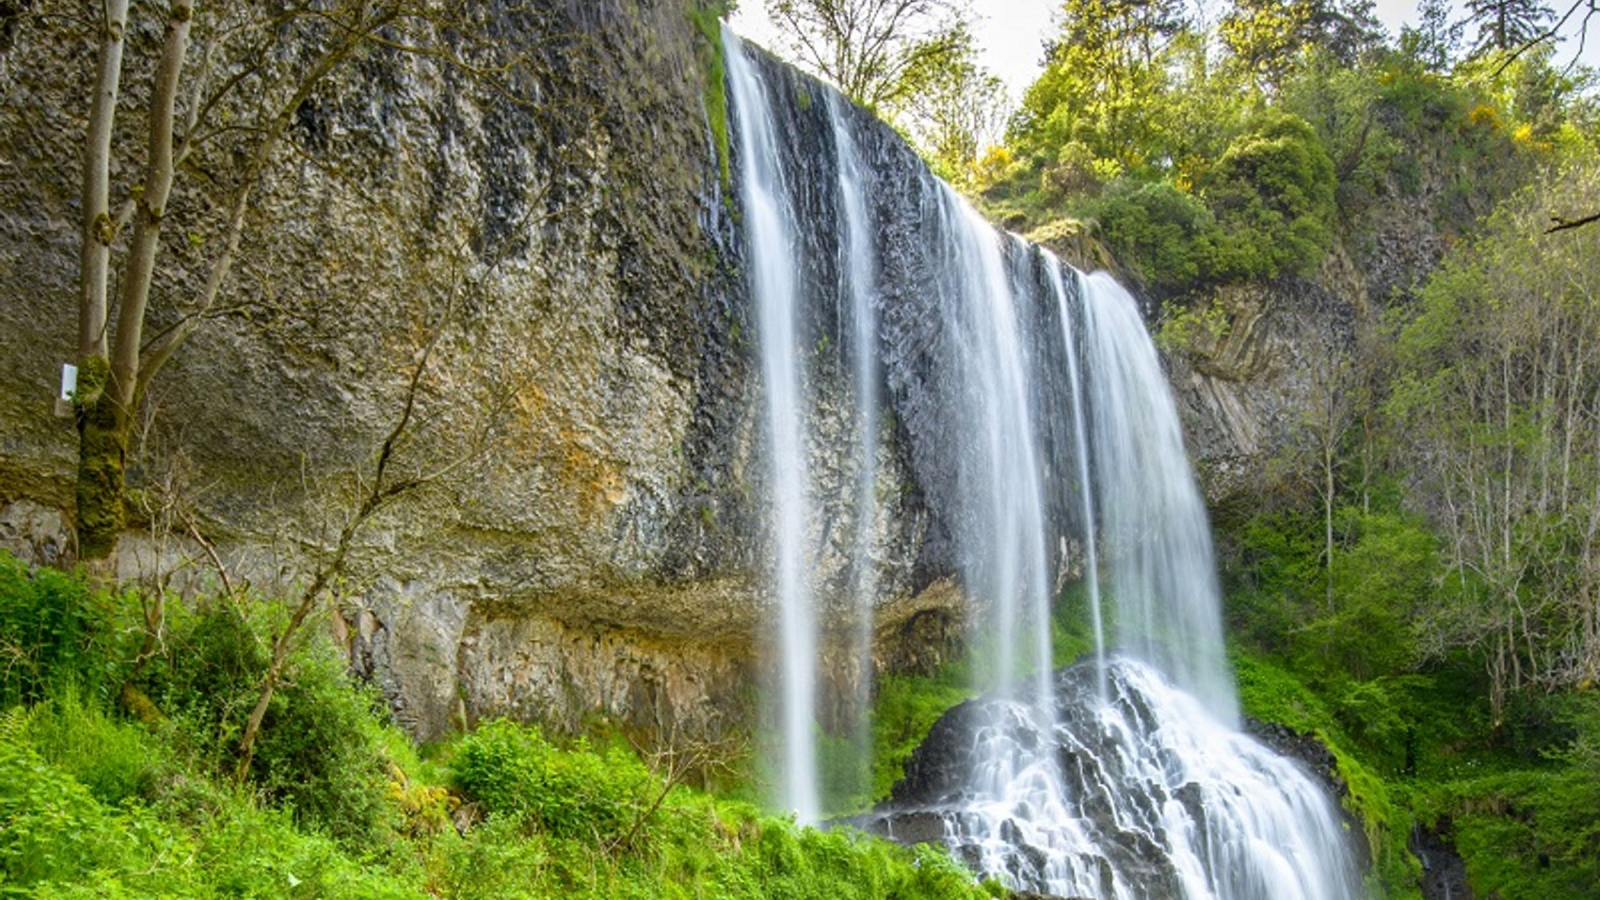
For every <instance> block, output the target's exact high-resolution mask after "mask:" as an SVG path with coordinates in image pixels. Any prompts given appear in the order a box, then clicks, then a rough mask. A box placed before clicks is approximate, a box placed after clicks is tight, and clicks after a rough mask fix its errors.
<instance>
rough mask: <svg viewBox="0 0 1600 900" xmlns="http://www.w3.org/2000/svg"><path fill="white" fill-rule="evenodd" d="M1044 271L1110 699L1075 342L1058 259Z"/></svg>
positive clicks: (1049, 260) (1098, 656)
mask: <svg viewBox="0 0 1600 900" xmlns="http://www.w3.org/2000/svg"><path fill="white" fill-rule="evenodd" d="M1045 260H1046V272H1047V274H1048V275H1049V277H1050V287H1051V289H1052V290H1053V291H1054V292H1055V295H1056V309H1057V313H1058V314H1059V315H1060V316H1061V345H1062V347H1063V348H1064V349H1065V351H1066V356H1067V386H1068V389H1069V390H1070V391H1071V393H1072V396H1071V397H1070V398H1068V399H1069V400H1070V401H1071V403H1072V449H1073V455H1074V456H1075V457H1076V458H1077V463H1078V465H1077V474H1078V506H1079V509H1080V510H1081V512H1082V515H1083V548H1084V554H1083V555H1084V560H1083V580H1084V587H1085V588H1086V589H1087V591H1088V594H1089V618H1090V623H1091V626H1092V627H1093V628H1094V664H1095V673H1096V683H1097V684H1098V685H1099V688H1100V690H1099V691H1098V692H1097V694H1098V696H1099V697H1100V699H1101V700H1102V701H1107V700H1109V699H1110V695H1109V694H1108V693H1107V688H1106V626H1105V616H1104V613H1103V611H1102V610H1101V607H1100V557H1099V552H1098V549H1097V547H1096V540H1095V517H1094V490H1093V488H1092V484H1093V482H1091V481H1090V478H1089V435H1088V429H1087V428H1086V427H1085V426H1084V415H1083V375H1082V371H1081V370H1080V369H1079V367H1078V342H1077V341H1076V340H1075V339H1074V334H1073V330H1072V312H1071V310H1070V309H1068V308H1067V286H1066V283H1065V281H1064V280H1063V279H1062V277H1061V268H1062V266H1061V260H1059V259H1057V258H1056V255H1055V254H1054V253H1051V252H1049V251H1048V250H1046V251H1045Z"/></svg>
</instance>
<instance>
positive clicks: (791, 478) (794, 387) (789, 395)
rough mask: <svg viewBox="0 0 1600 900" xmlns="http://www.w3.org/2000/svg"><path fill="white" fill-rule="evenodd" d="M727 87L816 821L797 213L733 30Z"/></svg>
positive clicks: (801, 767) (789, 691) (801, 786)
mask: <svg viewBox="0 0 1600 900" xmlns="http://www.w3.org/2000/svg"><path fill="white" fill-rule="evenodd" d="M722 39H723V42H724V44H725V46H726V47H727V62H728V84H729V87H730V88H731V89H732V94H733V101H734V109H735V111H736V112H737V114H738V117H739V128H738V131H739V150H740V159H741V160H742V161H743V166H744V171H743V178H742V179H741V185H740V187H741V188H742V195H741V199H742V200H743V209H744V227H745V234H746V236H747V238H748V240H749V243H750V284H751V288H752V289H753V291H754V293H755V301H756V325H757V330H758V331H759V333H760V334H759V336H760V341H761V354H760V355H761V375H762V383H763V384H764V385H765V387H766V424H767V453H768V459H769V460H770V464H771V478H772V482H771V483H772V541H773V552H774V556H775V557H776V558H775V560H774V567H773V568H774V572H773V581H774V585H775V587H776V589H777V594H778V609H779V615H778V622H777V632H778V633H777V635H776V638H777V641H778V642H779V645H780V647H781V650H780V658H781V662H782V673H781V684H780V697H779V721H780V735H781V740H782V744H783V763H782V772H781V778H782V796H781V798H780V801H779V802H780V803H782V805H783V807H784V808H785V809H790V810H793V811H794V813H795V817H796V819H798V820H799V821H800V822H802V823H806V824H810V823H814V822H816V821H817V820H818V817H819V815H820V813H821V800H820V790H819V787H818V782H817V758H816V746H815V743H814V741H813V737H812V728H813V722H814V720H815V718H816V708H817V700H816V689H817V687H816V686H817V623H816V614H815V611H814V610H813V609H812V598H811V585H810V583H809V579H808V578H807V574H806V561H807V558H808V556H809V553H808V552H807V548H808V546H809V540H808V538H807V523H808V522H809V520H810V510H809V509H808V503H807V499H808V494H809V493H810V484H809V481H810V479H809V477H808V473H807V470H806V443H805V428H804V417H805V409H804V405H803V403H804V401H803V395H802V386H803V385H804V383H805V375H804V371H803V369H802V367H803V365H804V359H803V358H802V356H801V354H800V353H799V347H798V345H799V342H800V336H799V333H798V332H799V315H798V306H799V299H800V290H799V284H798V269H797V266H796V265H795V264H794V256H795V254H796V252H797V250H796V244H797V242H796V241H795V237H794V234H793V231H792V230H791V228H790V223H791V222H792V221H793V218H794V215H793V211H792V209H791V208H790V201H789V194H788V186H787V185H786V184H785V181H784V173H783V171H782V169H781V167H780V166H779V164H778V161H779V160H780V159H781V156H780V155H779V153H778V138H777V134H776V127H775V125H774V123H773V117H772V110H771V106H770V104H769V103H768V99H767V90H766V85H765V84H763V83H762V80H761V77H760V75H759V74H758V73H757V72H756V70H755V68H754V67H753V66H751V65H750V63H749V60H748V58H747V57H746V55H745V51H744V46H743V44H741V43H740V41H739V38H738V37H737V36H735V35H734V34H733V32H731V31H729V30H727V29H726V28H724V29H723V31H722Z"/></svg>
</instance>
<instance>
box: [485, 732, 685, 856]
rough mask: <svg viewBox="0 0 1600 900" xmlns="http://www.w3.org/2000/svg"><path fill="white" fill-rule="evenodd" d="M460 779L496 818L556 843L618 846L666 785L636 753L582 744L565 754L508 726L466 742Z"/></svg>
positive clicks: (539, 736)
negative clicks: (582, 840) (525, 825)
mask: <svg viewBox="0 0 1600 900" xmlns="http://www.w3.org/2000/svg"><path fill="white" fill-rule="evenodd" d="M455 770H456V779H457V781H458V783H459V784H460V786H461V789H462V791H463V792H464V793H466V795H467V796H469V797H471V798H473V799H475V800H477V801H478V802H479V803H481V804H482V805H483V808H484V809H485V810H487V811H488V812H490V813H497V814H500V815H505V816H510V817H513V818H518V819H522V820H525V821H527V822H529V823H530V824H532V825H534V826H535V827H538V828H539V829H541V830H543V831H545V832H547V833H549V834H551V835H555V836H557V837H572V838H575V837H592V838H594V839H595V840H597V841H614V840H617V839H619V838H621V837H623V836H624V834H626V832H627V831H628V829H629V828H630V826H631V825H632V824H633V822H634V820H635V818H636V817H638V816H640V815H643V813H644V810H645V807H646V806H647V805H648V804H649V802H650V799H651V796H652V794H654V793H655V792H658V791H659V790H660V785H659V784H658V782H657V780H656V779H655V777H654V776H653V775H651V774H650V772H649V770H648V769H646V768H644V766H642V765H641V764H640V763H639V761H638V759H637V758H636V757H634V756H633V755H632V754H631V753H627V752H624V751H622V750H621V749H619V748H611V749H609V750H607V751H605V752H603V753H596V752H593V751H591V750H590V749H589V747H588V745H587V743H584V742H581V741H580V742H579V744H578V746H577V747H576V748H574V750H573V751H572V752H563V751H560V750H558V749H556V747H555V746H554V745H553V744H551V743H550V742H549V741H547V740H545V738H544V736H543V735H542V734H540V732H539V730H538V729H537V728H534V727H531V726H522V725H518V724H516V723H514V722H509V721H506V720H504V719H500V720H496V721H493V722H489V723H487V724H485V725H483V726H481V727H479V728H478V730H477V731H475V732H473V733H472V734H471V735H469V736H468V737H467V738H466V739H465V740H463V741H462V742H461V746H460V748H459V749H458V750H457V753H456V758H455Z"/></svg>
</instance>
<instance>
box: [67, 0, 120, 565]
mask: <svg viewBox="0 0 1600 900" xmlns="http://www.w3.org/2000/svg"><path fill="white" fill-rule="evenodd" d="M127 30H128V0H107V2H106V4H105V19H104V21H103V22H102V24H101V28H100V55H99V61H98V63H97V66H96V70H95V87H94V95H93V96H92V97H91V98H90V100H89V129H88V134H87V135H86V137H85V139H84V149H83V221H82V226H81V227H82V234H81V237H82V240H83V248H82V252H81V257H80V260H79V273H78V277H79V282H78V287H79V290H78V388H77V391H76V395H75V397H74V400H75V401H76V403H77V407H78V447H79V451H78V480H77V491H76V493H77V506H78V555H79V556H80V557H82V558H85V559H99V558H102V557H105V556H107V555H109V554H110V552H111V547H112V545H114V544H115V542H116V535H117V532H118V531H120V530H122V467H123V456H124V450H125V449H126V448H125V446H124V442H123V441H122V440H119V439H118V434H117V429H116V421H115V420H116V415H115V413H114V411H113V410H112V408H111V403H110V401H109V399H108V397H107V392H106V390H105V388H106V381H107V379H108V378H109V377H110V367H111V363H110V360H109V359H108V358H107V356H106V284H107V281H108V278H107V276H108V273H109V271H110V267H111V241H112V239H113V238H114V237H115V236H116V226H115V225H114V224H113V222H112V219H111V191H110V184H111V175H110V172H111V132H112V125H113V123H114V121H115V119H116V113H117V93H118V91H119V90H120V88H121V84H122V48H123V46H124V41H123V36H124V35H125V34H126V33H127Z"/></svg>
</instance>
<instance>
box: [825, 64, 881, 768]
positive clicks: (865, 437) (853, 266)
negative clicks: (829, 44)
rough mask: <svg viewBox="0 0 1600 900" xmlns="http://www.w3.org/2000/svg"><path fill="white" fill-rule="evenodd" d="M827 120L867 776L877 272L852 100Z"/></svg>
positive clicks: (859, 720)
mask: <svg viewBox="0 0 1600 900" xmlns="http://www.w3.org/2000/svg"><path fill="white" fill-rule="evenodd" d="M827 99H828V124H829V125H830V126H831V128H832V130H833V146H834V152H835V154H836V155H837V156H838V171H839V178H838V182H839V185H838V187H839V211H840V214H841V217H842V219H843V222H842V224H843V239H842V240H841V241H840V253H839V256H840V260H839V274H840V282H841V283H840V289H841V291H842V293H844V294H845V295H846V296H847V297H848V300H849V302H848V303H841V304H840V306H841V307H847V308H848V309H849V310H850V320H849V321H850V336H851V340H850V350H851V358H852V361H853V362H854V366H853V375H854V378H853V382H854V384H853V387H854V391H855V414H856V421H855V432H856V433H855V452H856V462H857V466H858V469H857V472H856V492H855V516H854V521H855V535H854V539H853V541H852V546H851V554H850V557H851V558H850V572H851V585H850V590H851V594H852V595H853V596H854V598H855V616H856V619H855V626H856V627H855V634H854V647H852V650H853V652H854V655H855V662H856V665H857V667H858V673H859V677H858V680H857V684H856V697H855V709H856V721H855V732H856V733H855V738H856V743H857V747H858V750H859V751H860V755H861V757H862V758H861V768H862V771H863V773H870V771H871V749H872V747H871V737H872V734H871V729H870V723H869V721H868V715H869V713H870V706H871V699H872V668H873V666H872V625H873V602H874V600H875V599H876V597H877V593H878V582H877V574H878V569H877V563H876V561H875V560H873V558H872V546H873V533H874V530H875V526H876V523H877V518H878V503H877V489H878V379H879V371H878V317H877V311H876V309H874V305H873V304H874V301H875V295H876V290H877V281H878V271H877V265H876V261H875V259H874V256H873V253H874V251H873V246H872V233H871V227H872V223H871V219H870V218H869V217H868V215H867V201H866V179H867V174H866V172H865V171H864V170H865V165H864V163H863V162H862V160H861V154H860V152H859V151H858V150H857V148H856V143H855V138H854V137H853V136H852V135H851V134H850V127H849V123H848V122H847V121H846V120H845V117H844V107H845V104H846V102H847V101H846V100H845V99H844V98H843V97H842V96H840V95H839V94H836V93H832V92H830V93H829V94H828V97H827Z"/></svg>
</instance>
